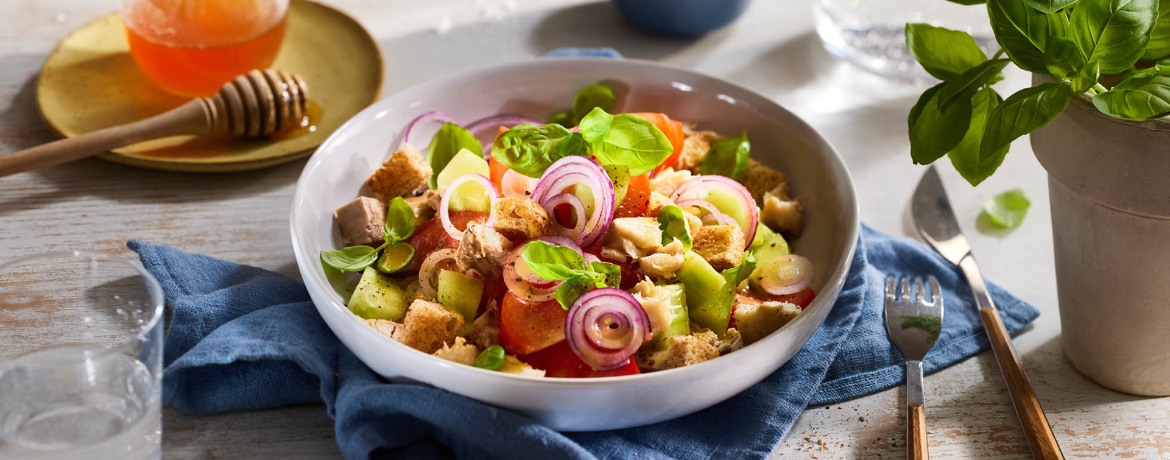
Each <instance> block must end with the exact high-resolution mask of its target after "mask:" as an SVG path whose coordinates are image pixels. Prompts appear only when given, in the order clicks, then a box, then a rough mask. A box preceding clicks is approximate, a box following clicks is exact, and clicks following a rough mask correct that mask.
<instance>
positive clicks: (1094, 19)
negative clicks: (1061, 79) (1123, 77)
mask: <svg viewBox="0 0 1170 460" xmlns="http://www.w3.org/2000/svg"><path fill="white" fill-rule="evenodd" d="M1157 13H1158V0H1081V1H1080V2H1079V3H1077V6H1076V8H1073V12H1072V16H1071V17H1070V20H1071V21H1072V32H1073V36H1074V37H1076V41H1077V45H1078V46H1080V48H1081V53H1082V55H1083V56H1084V58H1085V62H1094V61H1096V62H1098V63H1100V64H1101V73H1103V74H1114V73H1119V72H1123V71H1125V70H1128V69H1129V68H1130V67H1133V65H1134V64H1135V63H1137V61H1138V59H1140V58H1141V57H1142V54H1143V52H1144V50H1145V48H1146V44H1147V43H1149V42H1150V31H1151V30H1153V28H1154V22H1155V21H1157V19H1158V17H1157V16H1158V15H1157Z"/></svg>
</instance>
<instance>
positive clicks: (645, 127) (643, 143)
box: [579, 108, 674, 176]
mask: <svg viewBox="0 0 1170 460" xmlns="http://www.w3.org/2000/svg"><path fill="white" fill-rule="evenodd" d="M579 126H580V128H581V136H582V137H583V138H584V139H585V141H586V142H588V143H589V150H590V152H592V153H593V155H594V156H596V157H597V159H598V161H599V162H600V163H601V164H611V165H626V166H628V167H629V168H630V174H631V175H634V176H637V175H641V174H646V173H648V172H650V171H651V170H653V169H654V168H655V167H656V166H658V165H659V164H662V162H663V161H665V160H666V158H667V157H669V156H670V154H671V153H674V146H673V145H671V143H670V140H668V139H667V138H666V135H665V134H662V131H660V130H659V129H658V128H657V127H655V126H654V124H653V123H650V122H649V121H647V120H646V119H644V118H642V117H639V116H637V115H631V114H628V113H623V114H619V115H610V114H608V113H606V112H605V111H604V110H601V109H599V108H595V109H593V111H592V112H589V115H586V116H585V118H583V119H581V124H580V125H579Z"/></svg>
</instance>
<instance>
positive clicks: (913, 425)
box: [906, 403, 930, 460]
mask: <svg viewBox="0 0 1170 460" xmlns="http://www.w3.org/2000/svg"><path fill="white" fill-rule="evenodd" d="M906 458H908V459H909V460H927V459H929V458H930V451H929V450H927V448H926V406H924V405H922V404H917V403H910V404H907V405H906Z"/></svg>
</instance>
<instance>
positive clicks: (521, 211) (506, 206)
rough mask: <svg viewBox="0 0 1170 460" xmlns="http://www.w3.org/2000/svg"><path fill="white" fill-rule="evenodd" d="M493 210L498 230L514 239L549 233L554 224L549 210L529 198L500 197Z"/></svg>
mask: <svg viewBox="0 0 1170 460" xmlns="http://www.w3.org/2000/svg"><path fill="white" fill-rule="evenodd" d="M492 210H493V211H495V214H496V231H497V232H500V234H501V235H504V237H505V238H507V239H509V240H512V241H523V240H530V239H533V238H537V237H541V236H544V235H547V234H548V232H549V226H550V225H552V222H551V221H550V220H549V216H548V212H547V211H545V210H544V208H543V207H541V206H540V205H539V204H536V202H535V201H532V200H530V199H528V198H516V197H505V198H500V199H498V200H496V203H495V204H493V205H492Z"/></svg>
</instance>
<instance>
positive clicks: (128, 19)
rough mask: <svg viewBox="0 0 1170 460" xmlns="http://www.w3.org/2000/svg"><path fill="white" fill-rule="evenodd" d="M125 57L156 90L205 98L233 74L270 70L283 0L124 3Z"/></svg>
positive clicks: (283, 16)
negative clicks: (131, 59)
mask: <svg viewBox="0 0 1170 460" xmlns="http://www.w3.org/2000/svg"><path fill="white" fill-rule="evenodd" d="M122 23H123V24H125V26H126V38H127V40H128V41H129V42H130V54H131V55H133V56H134V61H135V62H137V63H138V67H139V68H141V69H142V72H143V73H145V74H146V76H147V77H148V78H150V80H151V81H153V82H154V83H155V84H156V85H158V86H159V87H161V88H162V89H164V90H166V91H167V92H170V93H173V94H177V95H182V96H210V95H212V94H215V93H216V92H217V91H218V90H219V88H220V86H223V84H224V83H227V82H228V81H230V80H231V79H232V78H235V77H236V76H237V75H241V74H244V73H247V72H248V71H249V70H252V69H263V68H266V67H269V66H270V65H271V64H272V61H273V60H274V59H276V53H277V51H279V50H280V43H281V41H282V40H283V39H284V31H285V28H286V27H287V24H288V0H124V1H123V3H122Z"/></svg>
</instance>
